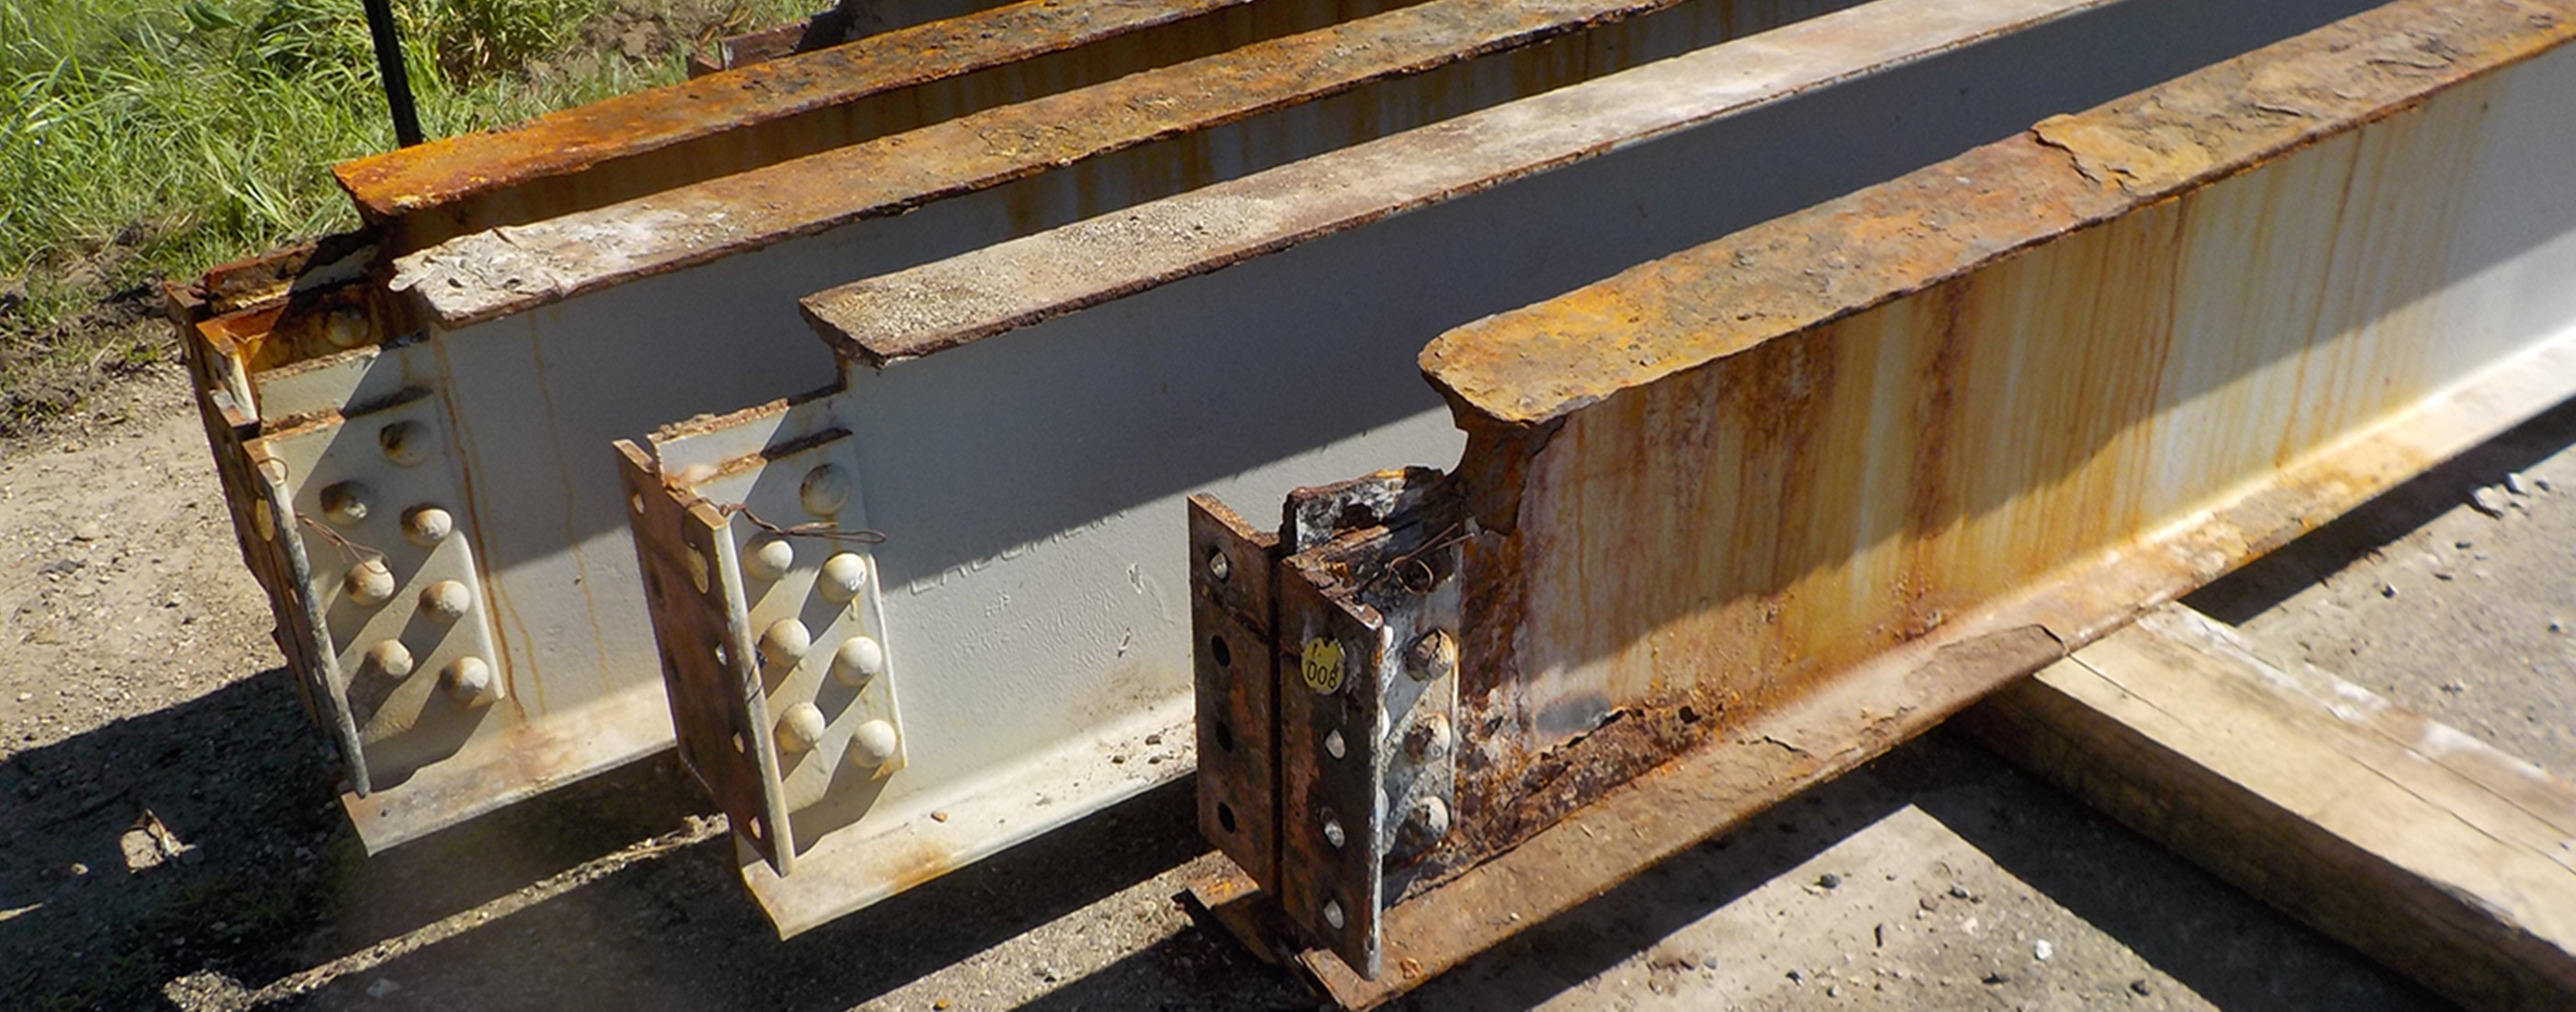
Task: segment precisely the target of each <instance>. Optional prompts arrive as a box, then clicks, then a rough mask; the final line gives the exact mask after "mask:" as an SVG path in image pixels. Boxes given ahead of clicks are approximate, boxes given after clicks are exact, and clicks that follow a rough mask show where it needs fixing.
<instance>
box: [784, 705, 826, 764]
mask: <svg viewBox="0 0 2576 1012" xmlns="http://www.w3.org/2000/svg"><path fill="white" fill-rule="evenodd" d="M776 737H777V739H778V750H779V751H781V752H786V753H790V754H795V755H802V754H804V753H807V752H811V751H813V750H814V746H816V745H820V744H822V743H823V711H822V710H821V709H819V708H817V707H816V706H815V705H814V704H812V703H797V704H795V705H793V706H790V707H788V708H787V712H786V713H784V714H781V715H780V716H779V718H778V734H777V735H776Z"/></svg>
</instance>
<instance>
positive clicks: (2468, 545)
mask: <svg viewBox="0 0 2576 1012" xmlns="http://www.w3.org/2000/svg"><path fill="white" fill-rule="evenodd" d="M2477 546H2478V543H2477V542H2475V541H2471V540H2469V539H2467V538H2461V539H2460V540H2458V541H2454V542H2451V547H2453V548H2457V549H2459V550H2461V551H2463V552H2465V551H2468V550H2469V549H2472V548H2476V547H2477Z"/></svg>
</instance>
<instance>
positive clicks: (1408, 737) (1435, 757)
mask: <svg viewBox="0 0 2576 1012" xmlns="http://www.w3.org/2000/svg"><path fill="white" fill-rule="evenodd" d="M1404 754H1406V755H1409V756H1412V757H1413V761H1415V762H1424V763H1429V762H1439V761H1440V760H1442V759H1446V758H1449V718H1448V717H1447V716H1445V715H1443V714H1437V713H1430V714H1424V715H1423V717H1422V719H1421V720H1419V721H1416V722H1414V725H1413V726H1412V727H1410V728H1407V729H1406V730H1405V732H1404Z"/></svg>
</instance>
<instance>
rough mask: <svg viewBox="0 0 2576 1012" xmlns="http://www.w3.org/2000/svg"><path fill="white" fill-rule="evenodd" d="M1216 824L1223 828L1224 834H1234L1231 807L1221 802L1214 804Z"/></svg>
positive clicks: (1232, 808) (1232, 809) (1232, 810)
mask: <svg viewBox="0 0 2576 1012" xmlns="http://www.w3.org/2000/svg"><path fill="white" fill-rule="evenodd" d="M1216 824H1217V825H1220V826H1223V827H1225V831H1226V832H1229V833H1231V832H1234V806H1233V805H1229V804H1226V803H1225V802H1222V801H1219V802H1217V803H1216Z"/></svg>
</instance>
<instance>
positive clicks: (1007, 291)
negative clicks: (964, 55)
mask: <svg viewBox="0 0 2576 1012" xmlns="http://www.w3.org/2000/svg"><path fill="white" fill-rule="evenodd" d="M2107 2H2109V0H2037V2H2033V0H2000V2H1998V0H1980V2H1976V3H1958V2H1955V0H1881V2H1877V3H1869V4H1863V5H1860V6H1858V7H1853V8H1848V9H1845V10H1840V11H1834V12H1830V13H1826V14H1821V15H1818V16H1816V17H1813V18H1808V19H1806V20H1802V21H1796V22H1792V23H1789V24H1786V25H1782V26H1779V27H1776V28H1772V29H1769V30H1768V31H1765V32H1762V33H1760V34H1759V35H1758V36H1752V37H1748V38H1744V39H1737V40H1733V41H1729V42H1724V43H1720V44H1718V45H1715V46H1711V47H1709V48H1707V49H1703V50H1699V51H1697V52H1693V53H1690V54H1687V55H1684V56H1679V57H1675V58H1672V59H1668V60H1662V61H1657V62H1655V63H1650V64H1647V65H1645V66H1641V67H1636V68H1632V69H1629V70H1625V71H1621V72H1619V73H1617V74H1612V75H1608V76H1606V77H1602V78H1600V79H1597V80H1593V81H1587V82H1583V83H1579V84H1574V85H1570V86H1567V87H1565V88H1562V89H1559V90H1556V91H1551V92H1545V93H1542V94H1539V95H1535V96H1531V97H1529V98H1525V99H1521V100H1519V101H1517V102H1512V103H1508V104H1505V105H1503V106H1500V107H1496V108H1493V109H1488V110H1484V111H1480V112H1475V113H1469V114H1467V115H1465V116H1460V117H1458V118H1456V119H1453V120H1449V121H1447V122H1444V123H1440V124H1437V125H1435V126H1429V127H1422V128H1417V129H1414V130H1411V131H1407V132H1405V133H1402V134H1398V135H1395V136H1392V137H1387V138H1383V139H1380V140H1376V141H1371V142H1368V143H1365V144H1359V145H1355V146H1353V147H1350V148H1345V149H1342V150H1339V151H1333V152H1328V153H1325V154H1321V155H1317V156H1315V157H1312V158H1307V159H1303V160H1300V161H1297V162H1293V163H1290V164H1288V165H1284V166H1280V167H1278V168H1275V169H1270V170H1267V171H1264V172H1260V173H1256V174H1254V175H1250V176H1246V177H1243V178H1241V179H1235V180H1228V181H1225V182H1221V183H1217V184H1215V185H1212V186H1208V187H1205V188H1202V189H1198V190H1193V191H1190V192H1188V193H1184V194H1179V195H1176V196H1173V197H1169V198H1166V199H1164V200H1160V201H1156V202H1154V203H1151V204H1146V205H1141V206H1138V207H1135V208H1132V209H1130V210H1129V211H1127V212H1126V213H1124V214H1115V215H1106V216H1102V217H1099V218H1093V219H1090V220H1086V221H1082V222H1077V223H1074V224H1071V225H1066V226H1063V227H1061V228H1057V229H1053V230H1050V231H1047V232H1043V233H1039V234H1037V235H1033V236H1028V237H1025V238H1021V239H1015V240H1011V241H1009V242H1004V243H999V244H996V245H994V246H990V247H987V248H985V249H981V250H977V251H975V252H972V253H966V254H962V255H959V256H956V257H951V258H949V259H947V260H942V261H937V262H934V263H930V264H925V265H922V266H920V267H915V268H911V269H908V270H904V271H898V272H895V273H892V274H886V275H881V276H879V277H875V278H869V279H866V280H862V281H856V282H852V283H850V284H847V285H842V286H839V287H836V288H831V289H827V290H825V291H822V292H817V293H815V294H813V295H809V296H806V297H805V298H804V299H803V300H802V301H801V303H800V308H801V309H802V310H803V312H804V314H805V318H806V320H807V322H808V323H810V324H811V325H812V326H813V327H814V329H815V332H816V333H817V334H818V335H819V336H821V337H822V338H823V340H824V342H825V343H826V344H829V345H831V346H832V348H833V350H834V351H835V352H836V353H837V354H839V355H841V356H843V357H845V358H849V359H854V360H857V361H859V362H863V363H865V364H868V365H871V366H876V367H880V368H882V367H884V366H887V365H890V364H892V363H894V362H898V361H901V360H904V359H909V358H918V357H921V356H924V355H929V354H933V353H936V352H940V351H945V350H947V349H950V348H956V347H959V346H962V345H966V344H970V343H973V342H975V341H977V340H981V339H983V338H986V337H991V336H993V335H996V334H1001V333H1005V332H1008V331H1012V330H1018V329H1021V328H1024V327H1028V326H1031V325H1034V324H1037V323H1039V322H1042V321H1044V320H1047V319H1050V318H1052V317H1056V316H1062V315H1065V314H1067V313H1072V312H1075V311H1078V310H1081V309H1085V308H1088V307H1091V306H1096V305H1101V304H1103V303H1107V302H1111V301H1115V300H1117V299H1121V298H1125V297H1127V296H1129V295H1134V294H1136V293H1138V292H1143V291H1148V290H1151V289H1154V288H1158V287H1161V286H1163V285H1167V284H1171V283H1173V282H1176V281H1180V280H1183V279H1185V278H1189V277H1193V276H1196V275H1201V274H1206V273H1210V272H1213V271H1216V270H1219V269H1221V268H1224V267H1227V266H1230V265H1233V264H1237V263H1241V262H1243V261H1246V260H1251V259H1254V258H1256V257H1260V256H1265V255H1268V254H1271V253H1276V252H1279V251H1281V250H1285V249H1287V248H1290V247H1292V246H1296V245H1298V244H1301V243H1305V242H1309V241H1312V240H1316V239H1320V238H1323V237H1325V236H1329V235H1332V234H1334V233H1337V232H1344V231H1348V230H1351V229H1355V228H1359V227H1362V226H1365V225H1367V224H1369V223H1371V222H1374V221H1378V220H1380V219H1383V218H1386V217H1389V216H1392V215H1395V214H1400V213H1403V212H1406V211H1410V210H1414V209H1417V208H1421V207H1425V206H1428V205H1432V204H1437V203H1440V202H1442V201H1446V200H1452V199H1455V198H1458V197H1463V196H1467V195H1469V194H1473V193H1477V192H1481V191H1484V190H1488V189H1492V188H1494V187H1498V186H1502V185H1504V184H1507V183H1510V182H1512V181H1513V180H1517V179H1521V178H1524V177H1527V176H1532V175H1536V174H1539V173H1542V172H1547V171H1550V170H1553V169H1557V168H1561V167H1563V166H1566V165H1570V164H1573V163H1576V162H1580V161H1583V160H1586V159H1589V158H1593V157H1596V156H1599V155H1603V154H1608V153H1610V152H1613V151H1616V150H1619V149H1620V148H1623V147H1626V146H1629V145H1633V144H1638V143H1642V142H1645V141H1648V140H1652V139H1654V138H1657V137H1661V136H1664V135H1666V134H1670V133H1675V132H1678V131H1682V130H1688V129H1690V128H1692V127H1695V126H1698V125H1701V124H1703V123H1707V122H1709V121H1711V120H1715V119H1719V118H1722V117H1726V116H1733V115H1737V114H1741V113H1743V112H1746V111H1749V110H1752V109H1756V108H1759V107H1762V106H1765V105H1769V104H1772V103H1776V102H1782V101H1786V100H1789V99H1793V98H1796V97H1797V96H1799V95H1801V94H1804V93H1807V92H1810V91H1813V90H1815V89H1818V88H1822V87H1826V86H1829V85H1832V84H1834V83H1836V82H1839V81H1845V80H1850V79H1853V78H1857V77H1865V76H1868V75H1870V74H1873V73H1877V72H1879V71H1881V70H1884V69H1887V68H1890V67H1894V66H1898V65H1902V64H1905V63H1910V62H1914V61H1918V60H1923V59H1926V58H1929V57H1932V56H1936V55H1939V54H1941V53H1945V52H1949V51H1952V50H1956V49H1960V48H1963V47H1966V46H1970V45H1974V44H1976V43H1977V42H1980V41H1982V40H1986V39H1991V38H1995V37H1999V36H2004V35H2010V34H2012V33H2015V32H2020V31H2024V30H2027V29H2030V28H2034V27H2037V26H2039V25H2043V24H2047V23H2049V22H2052V21H2057V20H2060V19H2062V18H2067V17H2072V16H2074V15H2078V14H2082V13H2084V12H2086V11H2089V10H2093V9H2095V8H2098V7H2101V6H2103V5H2104V4H2105V3H2107Z"/></svg>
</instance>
